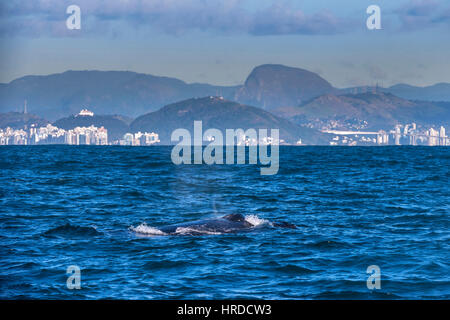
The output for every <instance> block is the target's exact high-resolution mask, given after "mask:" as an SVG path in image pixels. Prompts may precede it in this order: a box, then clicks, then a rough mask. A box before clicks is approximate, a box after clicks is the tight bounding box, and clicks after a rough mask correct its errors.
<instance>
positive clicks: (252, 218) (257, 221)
mask: <svg viewBox="0 0 450 320" xmlns="http://www.w3.org/2000/svg"><path fill="white" fill-rule="evenodd" d="M245 221H247V222H248V223H250V224H252V225H253V226H254V227H259V226H263V225H270V221H269V220H266V219H261V218H260V217H258V216H257V215H254V214H251V215H247V216H245Z"/></svg>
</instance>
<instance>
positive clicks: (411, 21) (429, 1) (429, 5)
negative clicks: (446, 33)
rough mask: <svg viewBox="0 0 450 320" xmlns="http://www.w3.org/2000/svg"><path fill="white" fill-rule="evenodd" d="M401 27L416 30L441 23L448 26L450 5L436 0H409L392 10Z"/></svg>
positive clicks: (449, 23) (449, 22)
mask: <svg viewBox="0 0 450 320" xmlns="http://www.w3.org/2000/svg"><path fill="white" fill-rule="evenodd" d="M394 13H395V14H396V15H397V16H398V19H399V20H400V23H401V26H402V29H404V30H418V29H424V28H430V27H435V26H438V25H442V24H447V25H449V26H450V7H449V5H448V3H444V2H442V1H438V0H409V1H408V2H406V3H404V4H403V5H402V6H400V7H399V8H398V9H396V10H395V11H394Z"/></svg>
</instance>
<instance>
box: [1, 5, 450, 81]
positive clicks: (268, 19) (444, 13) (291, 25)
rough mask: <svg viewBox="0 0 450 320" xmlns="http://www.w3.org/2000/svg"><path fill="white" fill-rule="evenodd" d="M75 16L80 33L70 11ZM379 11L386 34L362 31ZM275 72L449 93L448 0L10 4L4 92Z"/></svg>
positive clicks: (5, 17) (4, 24)
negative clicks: (85, 74)
mask: <svg viewBox="0 0 450 320" xmlns="http://www.w3.org/2000/svg"><path fill="white" fill-rule="evenodd" d="M71 4H76V5H78V6H79V7H80V8H81V30H68V29H67V28H66V19H67V17H68V16H69V15H68V14H66V8H67V7H68V6H69V5H71ZM372 4H376V5H379V6H380V7H381V12H382V30H373V31H369V30H368V29H367V28H366V19H367V17H368V15H367V14H366V9H367V7H368V6H369V5H372ZM264 63H280V64H285V65H289V66H295V67H300V68H304V69H308V70H311V71H314V72H317V73H319V74H320V75H321V76H323V77H324V78H326V79H327V80H328V81H330V82H331V83H332V84H333V85H334V86H337V87H347V86H355V85H365V84H369V85H370V84H375V83H379V84H382V85H384V86H387V85H391V84H395V83H400V82H401V83H409V84H413V85H430V84H434V83H437V82H450V1H449V0H386V1H384V0H339V1H334V0H328V1H325V0H303V1H302V0H297V1H294V0H292V1H284V0H283V1H277V0H239V1H238V0H148V1H145V0H99V1H95V0H69V1H66V0H20V1H18V0H8V1H1V4H0V70H1V71H0V82H9V81H11V80H13V79H15V78H18V77H21V76H24V75H29V74H50V73H57V72H63V71H66V70H69V69H72V70H86V69H96V70H131V71H137V72H142V73H150V74H155V75H166V76H171V77H177V78H179V79H182V80H184V81H186V82H207V83H211V84H221V85H232V84H240V83H243V82H244V81H245V78H246V77H247V75H248V74H249V72H250V71H251V70H252V69H253V67H255V66H257V65H259V64H264Z"/></svg>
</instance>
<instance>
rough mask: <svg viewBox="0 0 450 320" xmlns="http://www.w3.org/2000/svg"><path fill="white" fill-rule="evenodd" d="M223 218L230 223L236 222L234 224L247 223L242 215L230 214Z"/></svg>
mask: <svg viewBox="0 0 450 320" xmlns="http://www.w3.org/2000/svg"><path fill="white" fill-rule="evenodd" d="M222 218H223V219H227V220H230V221H234V222H243V221H245V218H244V216H243V215H242V214H240V213H232V214H229V215H227V216H223V217H222Z"/></svg>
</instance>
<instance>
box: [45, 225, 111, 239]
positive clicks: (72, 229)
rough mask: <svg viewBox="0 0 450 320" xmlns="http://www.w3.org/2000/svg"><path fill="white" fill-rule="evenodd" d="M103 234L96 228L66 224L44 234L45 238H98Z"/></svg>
mask: <svg viewBox="0 0 450 320" xmlns="http://www.w3.org/2000/svg"><path fill="white" fill-rule="evenodd" d="M101 234H103V233H102V232H100V231H97V229H96V228H95V227H83V226H77V225H72V224H70V223H66V224H65V225H63V226H59V227H55V228H51V229H49V230H47V231H45V232H44V235H45V236H68V237H70V236H98V235H101Z"/></svg>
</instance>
